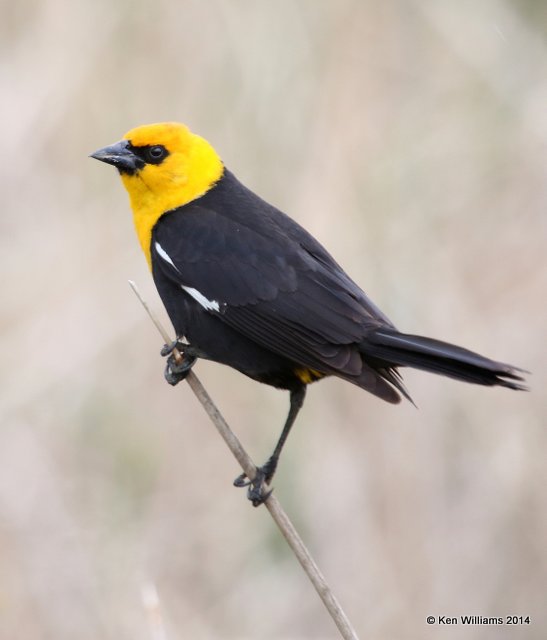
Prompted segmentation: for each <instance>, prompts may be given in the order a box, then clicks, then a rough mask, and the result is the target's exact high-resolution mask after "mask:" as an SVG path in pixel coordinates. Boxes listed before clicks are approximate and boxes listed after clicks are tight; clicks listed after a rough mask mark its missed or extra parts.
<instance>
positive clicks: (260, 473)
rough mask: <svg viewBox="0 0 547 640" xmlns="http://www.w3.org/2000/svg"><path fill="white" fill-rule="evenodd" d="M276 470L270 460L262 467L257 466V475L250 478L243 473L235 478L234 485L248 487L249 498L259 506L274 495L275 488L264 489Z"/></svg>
mask: <svg viewBox="0 0 547 640" xmlns="http://www.w3.org/2000/svg"><path fill="white" fill-rule="evenodd" d="M274 471H275V466H274V465H273V464H272V463H271V460H268V462H266V464H265V465H263V466H262V467H257V469H256V473H255V477H254V478H253V479H252V480H249V478H248V477H247V474H246V473H242V474H241V475H239V476H238V477H237V478H236V479H235V480H234V487H248V489H247V498H248V499H249V500H250V501H251V504H252V505H253V507H259V506H260V505H261V504H263V503H264V502H266V500H267V499H268V498H269V497H270V496H271V495H272V491H273V489H269V490H268V491H264V486H265V485H267V484H268V483H269V482H270V480H271V479H272V476H273V474H274Z"/></svg>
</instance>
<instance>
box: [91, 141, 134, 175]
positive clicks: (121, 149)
mask: <svg viewBox="0 0 547 640" xmlns="http://www.w3.org/2000/svg"><path fill="white" fill-rule="evenodd" d="M89 157H90V158H95V160H100V161H101V162H106V164H111V165H113V166H115V167H116V169H118V171H119V172H120V173H128V174H130V175H133V174H135V173H136V172H137V171H138V170H139V169H142V168H143V166H144V162H143V161H142V160H141V159H140V158H139V157H138V156H136V155H135V154H134V153H133V151H132V150H131V145H130V143H129V141H128V140H120V142H116V143H115V144H111V145H110V146H109V147H103V148H102V149H99V150H98V151H95V152H94V153H92V154H90V156H89Z"/></svg>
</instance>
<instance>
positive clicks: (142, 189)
mask: <svg viewBox="0 0 547 640" xmlns="http://www.w3.org/2000/svg"><path fill="white" fill-rule="evenodd" d="M124 139H125V140H129V142H130V143H131V144H132V145H133V146H134V147H145V146H154V145H163V146H164V147H165V148H166V149H167V151H168V152H169V155H168V156H167V157H166V158H165V160H163V161H162V162H161V164H146V165H145V166H144V167H143V168H142V169H140V170H139V171H137V172H136V173H135V174H133V175H129V174H126V173H122V174H121V178H122V181H123V184H124V186H125V188H126V189H127V192H128V193H129V201H130V203H131V209H132V210H133V221H134V223H135V229H136V231H137V236H138V238H139V242H140V243H141V247H142V250H143V251H144V255H145V256H146V260H147V261H148V266H149V267H150V269H151V268H152V259H151V254H150V243H151V240H152V229H153V227H154V225H155V224H156V222H157V221H158V220H159V219H160V217H161V216H162V215H163V214H164V213H167V212H168V211H170V210H172V209H175V208H176V207H181V206H182V205H185V204H187V203H188V202H191V201H192V200H195V199H196V198H199V197H200V196H202V195H203V194H204V193H206V192H207V191H209V189H210V188H211V187H212V186H214V184H215V183H216V182H217V181H218V180H219V179H220V177H221V176H222V172H223V170H224V167H223V165H222V161H221V160H220V158H219V156H218V154H217V153H216V151H215V150H214V149H213V147H212V146H211V145H210V144H209V143H208V142H207V140H204V139H203V138H201V137H200V136H197V135H195V134H194V133H192V132H191V131H190V130H189V129H188V127H186V126H185V125H183V124H179V123H176V122H164V123H160V124H150V125H144V126H142V127H137V128H135V129H131V131H128V132H127V133H126V134H125V136H124Z"/></svg>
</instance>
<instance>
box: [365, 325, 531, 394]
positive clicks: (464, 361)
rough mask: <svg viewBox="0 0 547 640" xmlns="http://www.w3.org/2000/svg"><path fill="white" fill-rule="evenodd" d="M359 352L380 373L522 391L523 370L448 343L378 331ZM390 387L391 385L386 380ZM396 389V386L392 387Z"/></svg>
mask: <svg viewBox="0 0 547 640" xmlns="http://www.w3.org/2000/svg"><path fill="white" fill-rule="evenodd" d="M360 350H361V352H362V353H363V355H365V357H368V358H369V359H371V360H372V361H373V362H375V363H376V366H375V368H377V370H378V371H379V372H380V371H381V369H382V368H387V369H388V370H391V368H392V367H413V368H414V369H422V370H424V371H430V372H432V373H438V374H440V375H444V376H448V377H450V378H455V379H456V380H464V381H465V382H472V383H474V384H482V385H487V386H501V387H507V388H509V389H517V390H523V391H526V390H527V387H526V386H524V385H523V384H520V383H521V382H523V381H524V378H523V377H522V375H520V374H522V373H527V372H526V371H524V370H523V369H519V368H517V367H513V366H511V365H509V364H504V363H503V362H495V361H494V360H490V359H489V358H485V357H484V356H481V355H479V354H478V353H474V352H473V351H469V350H468V349H463V348H462V347H457V346H455V345H453V344H449V343H448V342H441V341H440V340H433V339H432V338H424V337H422V336H413V335H409V334H405V333H399V332H397V331H396V330H395V329H390V328H382V329H375V330H373V331H371V332H370V333H369V334H368V335H367V338H366V340H364V341H363V343H361V345H360ZM389 381H390V382H391V383H392V384H393V381H392V380H389ZM396 386H398V385H396Z"/></svg>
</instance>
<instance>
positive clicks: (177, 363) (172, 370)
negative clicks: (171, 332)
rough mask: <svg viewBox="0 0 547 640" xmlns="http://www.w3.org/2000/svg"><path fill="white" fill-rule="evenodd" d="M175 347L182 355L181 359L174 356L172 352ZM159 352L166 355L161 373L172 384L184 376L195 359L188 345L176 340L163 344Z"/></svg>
mask: <svg viewBox="0 0 547 640" xmlns="http://www.w3.org/2000/svg"><path fill="white" fill-rule="evenodd" d="M175 349H177V350H178V351H179V352H180V355H182V360H181V359H180V356H177V357H175V355H174V354H173V351H174V350H175ZM160 353H161V355H162V356H164V357H165V356H168V358H167V364H166V365H165V371H164V372H163V375H164V377H165V379H166V380H167V382H168V383H169V384H170V385H172V386H175V385H176V384H178V383H179V382H181V381H182V380H184V378H186V376H187V375H188V373H189V372H190V369H191V368H192V367H193V366H194V364H195V362H196V360H197V356H196V355H194V354H193V353H192V348H191V347H190V345H188V344H185V343H184V342H179V341H178V340H173V342H171V343H169V344H165V345H163V347H162V350H161V352H160Z"/></svg>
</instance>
